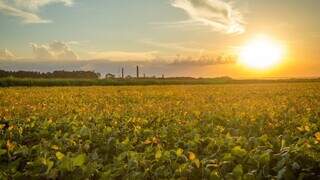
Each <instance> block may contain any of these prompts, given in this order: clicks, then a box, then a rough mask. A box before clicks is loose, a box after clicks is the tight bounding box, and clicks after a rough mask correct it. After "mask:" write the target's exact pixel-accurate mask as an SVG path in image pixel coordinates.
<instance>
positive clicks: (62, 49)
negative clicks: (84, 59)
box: [31, 41, 78, 60]
mask: <svg viewBox="0 0 320 180" xmlns="http://www.w3.org/2000/svg"><path fill="white" fill-rule="evenodd" d="M31 47H32V50H33V54H34V57H35V59H41V60H77V59H78V55H77V54H76V53H75V52H74V51H73V50H71V48H70V47H69V46H68V45H67V43H64V42H61V41H54V42H52V43H49V44H48V45H47V44H35V43H31Z"/></svg>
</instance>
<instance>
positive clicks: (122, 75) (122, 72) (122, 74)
mask: <svg viewBox="0 0 320 180" xmlns="http://www.w3.org/2000/svg"><path fill="white" fill-rule="evenodd" d="M121 78H122V79H123V78H124V68H123V67H122V68H121Z"/></svg>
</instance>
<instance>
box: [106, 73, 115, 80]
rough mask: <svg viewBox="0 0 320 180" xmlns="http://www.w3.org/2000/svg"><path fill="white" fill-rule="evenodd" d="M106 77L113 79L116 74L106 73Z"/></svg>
mask: <svg viewBox="0 0 320 180" xmlns="http://www.w3.org/2000/svg"><path fill="white" fill-rule="evenodd" d="M105 77H106V79H114V78H115V77H116V76H115V75H114V74H111V73H108V74H106V76H105Z"/></svg>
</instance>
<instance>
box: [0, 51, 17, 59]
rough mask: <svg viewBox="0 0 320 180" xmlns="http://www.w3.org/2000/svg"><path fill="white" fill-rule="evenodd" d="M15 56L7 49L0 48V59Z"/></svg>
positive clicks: (13, 57)
mask: <svg viewBox="0 0 320 180" xmlns="http://www.w3.org/2000/svg"><path fill="white" fill-rule="evenodd" d="M15 58H16V56H15V55H14V54H13V53H12V52H11V51H9V50H8V49H1V50H0V59H1V60H11V59H15Z"/></svg>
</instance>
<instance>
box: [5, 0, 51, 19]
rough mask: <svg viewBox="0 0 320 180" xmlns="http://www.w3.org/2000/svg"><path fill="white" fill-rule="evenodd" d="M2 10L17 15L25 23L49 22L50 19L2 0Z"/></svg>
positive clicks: (7, 13)
mask: <svg viewBox="0 0 320 180" xmlns="http://www.w3.org/2000/svg"><path fill="white" fill-rule="evenodd" d="M0 12H2V13H3V14H6V15H9V16H15V17H19V18H21V19H22V22H23V23H48V22H50V21H48V20H45V19H42V18H41V17H39V16H38V15H37V14H35V13H32V12H27V11H24V10H22V9H18V8H16V7H13V6H10V5H8V4H5V3H4V2H2V1H1V0H0Z"/></svg>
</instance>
